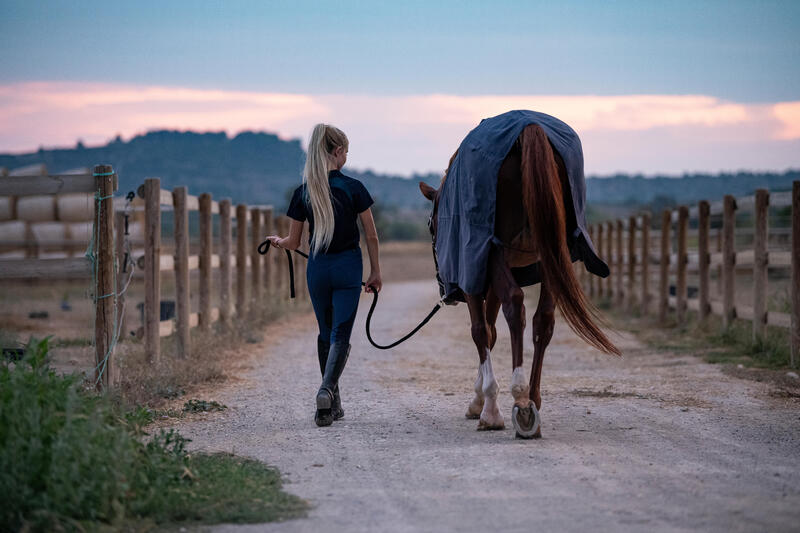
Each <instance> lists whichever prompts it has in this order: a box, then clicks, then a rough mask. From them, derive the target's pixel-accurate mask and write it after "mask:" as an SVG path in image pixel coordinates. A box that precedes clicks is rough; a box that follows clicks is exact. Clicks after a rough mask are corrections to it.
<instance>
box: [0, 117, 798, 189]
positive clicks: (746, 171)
mask: <svg viewBox="0 0 800 533" xmlns="http://www.w3.org/2000/svg"><path fill="white" fill-rule="evenodd" d="M161 132H169V133H178V134H184V133H192V134H197V135H205V134H211V135H221V134H224V135H225V136H226V139H227V140H232V139H233V138H235V137H236V136H238V135H240V134H243V133H253V134H265V135H274V136H276V137H277V138H278V139H280V140H281V141H284V142H298V143H300V145H301V148H302V150H303V152H305V151H306V149H305V147H303V146H302V139H301V138H299V137H293V138H284V137H282V136H281V135H279V134H277V133H276V132H272V131H267V130H260V131H259V130H241V131H237V132H235V133H230V132H226V131H224V130H208V131H198V130H185V129H184V130H178V129H153V130H149V131H145V132H140V133H136V134H134V135H132V136H131V137H129V138H127V139H126V138H125V137H123V136H121V135H119V136H117V135H115V136H114V137H112V138H110V139H108V140H106V141H104V142H102V143H98V144H87V143H83V142H82V140H81V139H78V140H76V141H75V142H74V143H72V145H69V146H68V145H60V146H40V147H39V148H37V149H36V150H28V151H21V152H5V153H0V156H12V157H19V156H26V155H33V154H36V153H37V152H38V151H40V150H44V151H56V150H76V149H77V145H78V143H82V144H83V149H100V148H104V147H107V146H109V145H110V144H111V143H113V142H114V141H115V140H116V138H117V137H119V138H120V139H121V141H122V142H124V143H130V142H131V141H132V140H133V139H135V138H137V137H144V136H146V135H148V134H151V133H161ZM344 168H345V169H348V168H349V169H352V170H353V171H355V172H358V173H365V174H366V173H372V174H375V175H377V176H383V177H389V178H401V179H407V180H411V179H415V178H421V177H426V176H429V175H431V174H439V172H436V171H429V172H413V173H411V174H396V173H387V172H382V171H380V170H377V169H374V168H370V167H358V166H353V165H350V164H349V163H347V164H345V167H344ZM7 170H9V171H10V170H14V169H12V168H9V169H7ZM791 172H800V165H798V166H789V167H785V168H782V169H752V168H740V169H730V170H720V171H717V172H710V171H696V172H682V173H680V174H675V173H666V172H660V171H656V172H654V173H650V174H647V173H642V172H624V171H623V172H616V173H608V174H588V173H587V174H586V178H587V179H613V178H616V177H627V178H643V179H659V178H667V179H683V178H687V177H696V176H711V177H715V178H716V177H721V176H723V175H725V174H730V175H736V174H754V175H761V174H776V175H780V174H787V173H791Z"/></svg>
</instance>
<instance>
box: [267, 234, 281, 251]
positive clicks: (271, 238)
mask: <svg viewBox="0 0 800 533" xmlns="http://www.w3.org/2000/svg"><path fill="white" fill-rule="evenodd" d="M267 240H268V241H269V242H270V244H271V245H272V246H274V247H275V248H281V245H280V241H282V240H283V239H281V238H280V237H279V236H278V235H270V236H269V237H267Z"/></svg>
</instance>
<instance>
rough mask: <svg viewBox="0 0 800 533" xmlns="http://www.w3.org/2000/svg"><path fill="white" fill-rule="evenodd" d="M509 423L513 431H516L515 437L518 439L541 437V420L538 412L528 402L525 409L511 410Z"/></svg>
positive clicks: (515, 408) (516, 407)
mask: <svg viewBox="0 0 800 533" xmlns="http://www.w3.org/2000/svg"><path fill="white" fill-rule="evenodd" d="M511 422H512V423H513V424H514V429H515V430H517V433H516V436H517V438H520V439H532V438H535V437H541V432H540V431H539V429H540V428H541V423H542V421H541V419H540V418H539V411H538V410H537V409H536V406H535V405H534V404H533V402H530V403H529V404H528V406H527V407H520V406H518V405H515V406H514V409H512V410H511Z"/></svg>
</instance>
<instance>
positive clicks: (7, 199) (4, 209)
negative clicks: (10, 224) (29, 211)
mask: <svg viewBox="0 0 800 533" xmlns="http://www.w3.org/2000/svg"><path fill="white" fill-rule="evenodd" d="M13 201H14V198H12V197H11V196H0V220H11V219H13V218H14V213H13V211H12V207H14V206H13V204H12V202H13Z"/></svg>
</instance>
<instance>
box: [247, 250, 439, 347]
mask: <svg viewBox="0 0 800 533" xmlns="http://www.w3.org/2000/svg"><path fill="white" fill-rule="evenodd" d="M270 247H271V246H270V242H269V240H266V241H264V242H262V243H261V244H259V245H258V253H260V254H261V255H267V253H269V249H270ZM284 250H285V252H286V259H288V260H289V293H290V296H291V297H292V298H294V297H295V291H294V262H293V261H292V253H291V252H290V251H289V250H286V249H284ZM294 252H295V253H296V254H298V255H301V256H303V257H305V258H306V259H308V254H305V253H303V252H301V251H300V250H295V251H294ZM361 285H366V283H364V282H363V281H362V282H361ZM377 305H378V291H376V290H373V291H372V305H370V306H369V312H368V313H367V339H368V340H369V343H370V344H372V345H373V346H374V347H375V348H377V349H379V350H388V349H389V348H394V347H395V346H397V345H398V344H401V343H403V342H405V341H407V340H408V339H410V338H411V337H413V336H414V334H415V333H416V332H418V331H419V330H421V329H422V328H423V327H424V326H425V324H427V323H428V322H429V321H430V319H431V318H433V315H435V314H436V313H437V312H438V311H439V309H441V308H442V306H443V305H444V301H442V300H439V302H437V304H436V305H435V306H434V308H433V309H431V312H430V313H428V316H426V317H425V318H424V319H423V320H422V322H420V323H419V325H417V327H415V328H414V329H413V330H411V332H410V333H408V334H407V335H406V336H404V337H403V338H401V339H400V340H397V341H395V342H393V343H391V344H387V345H386V346H381V345H380V344H378V343H377V342H375V341H374V340H373V339H372V334H371V333H370V332H369V330H370V324H371V323H372V314H373V313H374V312H375V306H377Z"/></svg>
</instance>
